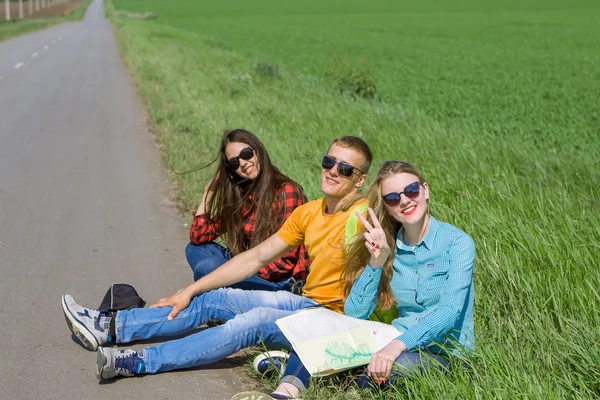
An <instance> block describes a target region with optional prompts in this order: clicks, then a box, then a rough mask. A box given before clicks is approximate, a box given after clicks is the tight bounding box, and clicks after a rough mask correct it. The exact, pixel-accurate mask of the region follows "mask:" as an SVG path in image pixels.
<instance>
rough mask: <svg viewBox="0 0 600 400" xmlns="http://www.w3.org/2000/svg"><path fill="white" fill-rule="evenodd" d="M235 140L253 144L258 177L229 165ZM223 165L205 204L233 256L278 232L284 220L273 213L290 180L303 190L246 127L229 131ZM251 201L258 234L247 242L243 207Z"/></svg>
mask: <svg viewBox="0 0 600 400" xmlns="http://www.w3.org/2000/svg"><path fill="white" fill-rule="evenodd" d="M232 142H237V143H246V144H248V145H250V146H251V147H252V150H253V151H254V154H255V156H256V158H257V159H258V166H259V174H258V176H257V177H256V179H254V180H249V179H243V178H242V177H240V176H239V175H238V174H236V173H235V171H231V170H230V169H229V168H227V165H226V164H227V157H226V156H225V147H226V146H227V145H228V144H229V143H232ZM217 159H219V160H220V161H219V165H218V168H217V172H216V174H215V177H214V179H213V180H212V183H211V184H210V185H209V187H208V188H207V190H208V191H210V192H212V193H213V195H212V197H211V198H210V199H209V200H208V201H207V204H205V210H206V213H207V214H208V216H209V218H210V219H211V221H213V222H219V224H220V227H221V234H224V235H225V236H224V238H223V239H224V242H225V244H226V245H227V248H228V249H229V250H230V251H231V253H232V254H233V255H236V254H239V253H241V252H243V251H245V250H247V249H248V248H252V247H254V246H256V245H257V244H259V243H261V242H263V241H265V240H266V239H267V238H268V237H269V236H271V235H272V234H274V233H275V232H276V231H277V229H278V227H279V225H281V223H283V221H278V220H276V218H275V215H273V214H274V213H273V211H274V210H273V202H274V200H275V194H276V193H277V192H278V191H279V189H280V188H281V186H282V185H283V184H284V183H286V182H288V183H290V184H292V185H294V187H295V188H296V190H298V191H300V192H302V187H301V186H300V185H298V184H297V183H296V182H294V181H293V180H291V179H290V178H288V177H287V176H285V175H284V174H282V173H281V172H279V170H278V169H277V167H275V166H274V165H273V164H272V163H271V158H270V157H269V153H267V149H265V146H264V145H263V144H262V142H261V141H260V140H259V139H258V138H257V137H256V136H255V135H254V134H253V133H251V132H249V131H247V130H244V129H234V130H232V131H226V132H225V134H224V135H223V139H222V140H221V147H220V149H219V156H217ZM215 161H216V159H215ZM248 203H250V204H249V206H250V207H251V210H252V211H253V212H255V213H256V222H255V224H254V235H253V237H252V241H251V243H247V242H246V241H244V230H243V227H242V219H243V216H242V208H243V207H244V205H245V204H248Z"/></svg>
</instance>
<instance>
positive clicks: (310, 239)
mask: <svg viewBox="0 0 600 400" xmlns="http://www.w3.org/2000/svg"><path fill="white" fill-rule="evenodd" d="M366 203H367V201H366V200H360V201H357V202H356V203H354V204H353V205H352V206H351V207H350V208H349V209H348V210H347V211H338V212H336V213H334V214H326V213H325V209H326V206H327V202H326V201H325V198H321V199H318V200H313V201H310V202H308V203H306V204H304V205H301V206H300V207H298V208H296V209H295V210H294V212H292V215H290V217H289V218H288V219H287V220H286V221H285V222H284V224H283V226H282V227H281V228H280V229H279V231H278V232H277V234H278V235H279V237H280V238H281V240H283V241H284V242H286V243H287V244H289V245H290V246H300V245H301V244H304V247H306V250H307V251H308V256H309V257H310V260H311V264H310V269H309V271H308V277H307V278H306V284H305V285H304V290H303V292H302V295H303V296H305V297H308V298H310V299H313V300H314V301H316V302H317V303H319V304H322V305H324V306H325V307H327V308H329V309H330V310H332V311H336V312H339V313H343V312H344V293H343V289H342V285H341V283H342V282H341V276H342V272H343V270H344V264H345V251H346V249H345V244H344V239H345V238H344V235H345V229H346V221H347V220H348V217H349V216H350V215H351V213H353V212H354V210H355V208H356V206H358V205H360V204H366ZM357 223H358V224H360V221H359V222H357ZM358 231H360V229H358V230H357V232H358Z"/></svg>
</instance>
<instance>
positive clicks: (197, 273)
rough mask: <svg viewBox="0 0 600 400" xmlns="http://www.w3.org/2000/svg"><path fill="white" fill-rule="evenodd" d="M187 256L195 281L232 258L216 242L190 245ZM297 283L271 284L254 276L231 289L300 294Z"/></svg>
mask: <svg viewBox="0 0 600 400" xmlns="http://www.w3.org/2000/svg"><path fill="white" fill-rule="evenodd" d="M185 256H186V258H187V261H188V264H190V267H191V268H192V271H193V272H194V281H197V280H198V279H200V278H202V277H203V276H205V275H208V274H210V273H211V272H213V271H214V270H215V269H217V268H219V267H220V266H221V265H223V264H225V263H226V262H227V261H229V260H230V259H231V258H232V255H231V252H230V251H229V250H227V249H226V248H225V247H223V246H221V245H220V244H217V243H214V242H210V243H206V244H201V245H195V244H192V243H188V245H187V247H186V248H185ZM295 283H296V280H295V279H294V278H291V277H290V278H286V279H284V280H282V281H279V282H270V281H268V280H266V279H263V278H261V277H260V276H258V275H253V276H251V277H250V278H247V279H245V280H243V281H241V282H238V283H234V284H233V285H230V286H229V287H232V288H236V289H244V290H270V291H274V290H287V291H288V292H294V293H298V294H299V293H300V291H301V289H302V288H301V286H299V285H295ZM298 289H299V290H298Z"/></svg>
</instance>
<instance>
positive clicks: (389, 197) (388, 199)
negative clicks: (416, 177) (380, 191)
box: [383, 181, 421, 207]
mask: <svg viewBox="0 0 600 400" xmlns="http://www.w3.org/2000/svg"><path fill="white" fill-rule="evenodd" d="M420 186H421V182H419V181H416V182H413V183H411V184H410V185H408V186H406V187H405V188H404V190H403V191H401V192H400V193H394V192H392V193H388V194H386V195H384V196H383V201H384V203H385V204H387V205H388V206H390V207H398V204H400V196H401V195H405V196H406V197H408V198H409V199H411V200H414V199H416V198H417V197H419V193H420V192H421V188H420Z"/></svg>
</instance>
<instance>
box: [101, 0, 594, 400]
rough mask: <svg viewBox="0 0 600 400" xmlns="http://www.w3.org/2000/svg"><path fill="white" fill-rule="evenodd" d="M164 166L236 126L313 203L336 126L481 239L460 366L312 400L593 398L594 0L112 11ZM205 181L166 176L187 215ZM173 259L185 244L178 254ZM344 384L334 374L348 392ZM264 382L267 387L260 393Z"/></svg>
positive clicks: (168, 4)
mask: <svg viewBox="0 0 600 400" xmlns="http://www.w3.org/2000/svg"><path fill="white" fill-rule="evenodd" d="M107 11H108V14H109V16H110V18H111V19H112V20H113V22H114V24H115V26H116V27H117V34H118V38H119V42H120V45H121V48H122V50H123V54H124V57H125V59H126V62H127V65H128V67H129V68H130V70H131V72H132V74H133V76H134V78H135V81H136V84H137V86H138V89H139V91H140V93H141V94H142V96H143V97H144V100H145V102H146V106H147V109H148V111H149V116H150V121H151V123H152V125H153V127H154V129H155V131H156V133H157V135H158V138H159V141H160V143H161V145H162V149H163V151H164V158H165V161H166V162H167V163H169V164H172V165H173V166H174V168H175V169H177V170H186V169H190V168H193V167H194V166H197V165H202V164H203V163H206V162H208V161H210V160H212V159H213V158H214V156H215V155H216V152H215V150H216V147H217V144H218V142H219V139H220V136H221V133H222V132H223V131H224V130H225V129H231V128H235V127H244V128H246V129H249V130H251V131H253V132H254V133H256V134H257V135H258V136H259V137H260V138H261V139H262V140H263V141H264V142H265V144H266V146H267V148H268V149H269V151H270V153H271V156H272V158H273V159H274V160H275V162H276V164H277V165H278V166H279V167H280V168H281V169H282V170H283V171H284V172H285V173H287V174H288V175H290V176H291V177H292V178H294V179H296V180H297V181H298V182H299V183H301V184H302V185H303V186H304V188H305V189H306V191H307V193H308V194H309V197H310V198H316V197H318V196H319V185H318V174H319V171H320V159H321V157H322V156H323V154H324V152H325V151H326V149H327V145H328V144H329V142H330V141H331V140H332V139H333V138H335V137H336V136H339V135H358V136H361V137H363V138H364V139H365V140H366V141H367V142H368V143H369V145H370V146H371V147H372V149H373V151H374V154H375V156H376V163H375V165H374V167H373V169H374V170H375V169H376V168H377V166H378V165H379V163H380V162H381V161H383V160H386V159H401V160H407V161H410V162H412V163H413V164H415V165H416V166H417V167H418V168H419V169H420V170H421V171H422V172H423V174H424V175H425V177H426V179H427V180H428V181H429V183H430V187H431V191H432V209H433V212H434V213H435V214H436V215H437V216H438V217H439V218H440V219H442V220H445V221H448V222H450V223H453V224H455V225H456V226H458V227H460V228H461V229H463V230H464V231H466V232H468V233H469V234H470V235H471V236H472V237H473V239H474V240H475V243H476V245H477V264H476V277H475V282H476V309H475V313H476V314H475V318H476V322H475V323H476V338H477V354H476V355H475V357H474V358H473V359H470V360H469V363H470V365H471V367H470V368H468V369H466V370H464V369H462V368H457V369H455V370H453V371H452V372H450V373H446V374H444V375H441V374H437V373H430V374H425V375H423V376H420V377H414V378H411V379H406V380H405V381H404V382H402V384H401V385H398V386H396V387H395V388H393V389H392V390H391V391H390V392H387V393H384V394H381V393H376V392H366V391H358V390H356V389H353V388H352V387H351V385H350V387H349V388H348V389H347V390H340V389H339V388H333V385H330V381H328V380H315V381H314V382H315V384H314V387H312V388H311V389H310V390H309V391H308V392H307V394H306V396H305V397H306V398H307V399H323V398H340V399H341V398H344V399H345V398H352V399H353V398H380V399H383V398H390V397H397V398H405V397H406V398H440V399H441V398H444V399H446V398H457V399H462V398H544V399H545V398H598V397H600V294H599V293H600V244H599V243H600V200H599V196H600V183H599V182H600V174H599V172H598V171H599V170H600V137H599V136H600V109H599V108H600V107H599V105H598V104H599V101H598V99H599V98H600V51H599V50H600V23H599V21H600V3H598V2H596V1H585V0H571V1H567V0H564V1H557V0H546V1H544V0H522V1H516V0H506V1H500V0H490V1H488V2H482V1H475V0H457V1H453V2H450V1H448V2H442V1H435V0H423V1H420V2H409V1H406V0H396V1H391V0H373V1H358V0H346V1H341V0H320V1H316V0H305V1H289V0H280V1H274V0H255V1H242V0H223V1H220V2H211V1H208V0H195V1H192V0H169V1H165V0H144V1H142V0H113V2H112V3H108V4H107ZM211 172H212V170H209V171H206V172H200V173H195V174H189V175H184V176H182V177H175V176H174V178H176V179H178V182H179V183H180V190H179V196H180V198H179V204H180V206H181V207H182V209H184V210H191V209H193V208H194V207H195V206H196V203H197V202H198V200H199V199H200V196H201V191H202V188H203V186H204V184H205V182H206V178H207V177H208V176H209V175H210V173H211ZM182 251H183V249H182ZM344 382H346V381H344ZM263 383H264V384H266V385H271V384H272V382H263Z"/></svg>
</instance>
